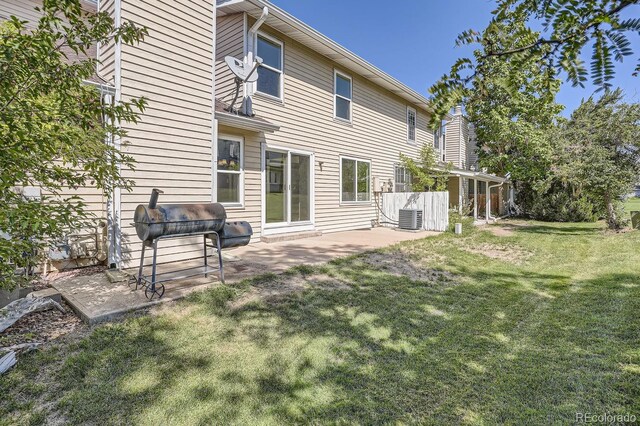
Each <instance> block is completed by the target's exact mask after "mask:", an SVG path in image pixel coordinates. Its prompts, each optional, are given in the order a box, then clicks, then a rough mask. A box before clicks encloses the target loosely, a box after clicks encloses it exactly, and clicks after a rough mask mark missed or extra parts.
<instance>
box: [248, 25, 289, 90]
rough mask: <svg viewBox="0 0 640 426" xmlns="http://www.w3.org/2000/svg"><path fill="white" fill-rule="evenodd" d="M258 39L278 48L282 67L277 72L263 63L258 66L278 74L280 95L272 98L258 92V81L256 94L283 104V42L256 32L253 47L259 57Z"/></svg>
mask: <svg viewBox="0 0 640 426" xmlns="http://www.w3.org/2000/svg"><path fill="white" fill-rule="evenodd" d="M259 37H262V38H264V39H265V40H269V41H270V42H272V43H274V44H277V45H279V46H280V65H281V66H282V69H281V70H279V69H276V68H273V67H271V66H269V65H267V64H264V63H263V64H262V65H260V66H261V67H265V68H266V69H268V70H271V71H273V72H277V73H279V74H280V93H279V96H273V95H272V94H270V93H265V92H261V91H259V90H258V81H256V82H255V85H256V86H255V87H256V93H259V94H260V96H265V97H267V98H269V99H274V100H277V101H280V102H283V100H284V42H282V41H281V40H278V39H277V38H275V37H273V36H271V35H269V34H266V33H263V32H262V31H258V34H256V44H255V46H256V47H255V49H256V56H260V52H258V38H259Z"/></svg>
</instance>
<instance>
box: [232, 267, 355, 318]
mask: <svg viewBox="0 0 640 426" xmlns="http://www.w3.org/2000/svg"><path fill="white" fill-rule="evenodd" d="M309 288H321V289H324V290H348V289H350V288H351V286H350V285H349V284H348V283H347V282H345V281H342V280H340V279H337V278H335V277H331V276H329V275H326V274H314V275H301V274H294V275H291V274H283V275H277V276H275V277H272V278H268V279H265V280H262V281H259V282H256V283H255V284H253V285H252V286H251V289H250V290H249V291H248V292H246V293H245V294H243V295H242V296H240V297H239V298H237V299H235V300H233V301H232V302H230V303H229V309H231V310H232V311H236V310H239V309H241V308H243V307H244V306H247V305H249V304H251V303H255V302H258V301H265V302H267V303H274V302H277V301H278V300H280V299H282V298H283V297H285V296H288V295H290V294H292V293H300V292H302V291H304V290H306V289H309Z"/></svg>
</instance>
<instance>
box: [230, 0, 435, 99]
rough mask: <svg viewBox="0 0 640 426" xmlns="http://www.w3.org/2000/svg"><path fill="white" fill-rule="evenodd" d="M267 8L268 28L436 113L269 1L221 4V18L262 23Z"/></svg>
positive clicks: (412, 92) (233, 0) (401, 86)
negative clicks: (245, 18)
mask: <svg viewBox="0 0 640 426" xmlns="http://www.w3.org/2000/svg"><path fill="white" fill-rule="evenodd" d="M265 6H266V7H267V8H268V9H269V16H268V17H267V20H266V21H265V24H266V25H268V26H270V27H271V28H274V29H275V30H277V31H279V32H281V33H282V34H284V35H286V36H287V37H289V38H291V39H293V40H295V41H297V42H299V43H301V44H303V45H304V46H306V47H308V48H310V49H312V50H314V51H316V52H318V53H320V54H321V55H323V56H325V57H327V58H329V59H331V60H332V61H334V62H336V63H338V64H340V65H341V66H342V67H344V68H346V69H348V70H350V71H353V72H354V73H356V74H358V75H360V76H362V77H364V78H366V79H367V80H369V81H371V82H373V83H375V84H377V85H378V86H381V87H383V88H385V89H387V90H389V91H390V92H392V93H394V94H396V95H398V96H400V97H401V98H403V99H405V100H407V101H409V102H410V103H412V104H414V105H416V106H418V107H420V108H421V109H423V110H426V111H428V112H431V111H433V109H432V107H431V102H430V101H429V99H427V98H426V97H425V96H423V95H421V94H420V93H418V92H416V91H415V90H413V89H411V88H410V87H409V86H407V85H405V84H404V83H401V82H400V81H398V80H396V79H395V78H393V77H391V76H390V75H389V74H387V73H385V72H384V71H382V70H381V69H380V68H378V67H376V66H375V65H372V64H371V63H369V62H367V61H365V60H364V59H362V58H361V57H360V56H358V55H356V54H355V53H353V52H351V51H350V50H348V49H347V48H345V47H343V46H341V45H340V44H338V43H336V42H335V41H333V40H331V39H330V38H329V37H327V36H325V35H324V34H322V33H320V32H319V31H316V30H314V29H313V28H311V27H310V26H308V25H307V24H305V23H304V22H302V21H300V20H299V19H297V18H296V17H294V16H292V15H290V14H289V13H288V12H286V11H284V10H282V9H280V8H279V7H278V6H275V5H274V4H273V3H271V2H269V1H267V0H217V8H218V15H221V16H224V15H227V14H233V13H241V12H245V13H247V14H248V15H249V16H252V17H253V18H255V19H258V18H259V17H260V15H262V9H263V8H264V7H265Z"/></svg>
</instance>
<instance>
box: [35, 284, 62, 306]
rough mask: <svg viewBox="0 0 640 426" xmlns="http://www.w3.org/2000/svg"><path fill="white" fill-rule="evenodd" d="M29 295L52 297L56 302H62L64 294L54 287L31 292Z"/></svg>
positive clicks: (44, 297)
mask: <svg viewBox="0 0 640 426" xmlns="http://www.w3.org/2000/svg"><path fill="white" fill-rule="evenodd" d="M27 297H31V298H36V297H41V298H43V299H52V300H53V301H54V302H58V303H62V295H61V294H60V292H59V291H58V290H56V289H55V288H53V287H49V288H45V289H44V290H38V291H34V292H31V293H29V295H28V296H27Z"/></svg>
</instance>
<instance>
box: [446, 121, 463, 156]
mask: <svg viewBox="0 0 640 426" xmlns="http://www.w3.org/2000/svg"><path fill="white" fill-rule="evenodd" d="M460 124H461V123H460V116H457V115H456V116H453V118H452V119H451V121H449V122H448V123H447V131H446V135H445V161H446V162H447V163H452V164H453V165H454V166H455V167H458V168H462V161H461V158H460V155H461V154H460Z"/></svg>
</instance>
